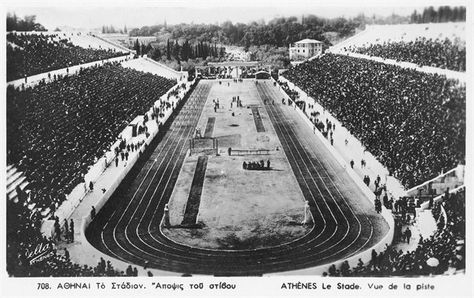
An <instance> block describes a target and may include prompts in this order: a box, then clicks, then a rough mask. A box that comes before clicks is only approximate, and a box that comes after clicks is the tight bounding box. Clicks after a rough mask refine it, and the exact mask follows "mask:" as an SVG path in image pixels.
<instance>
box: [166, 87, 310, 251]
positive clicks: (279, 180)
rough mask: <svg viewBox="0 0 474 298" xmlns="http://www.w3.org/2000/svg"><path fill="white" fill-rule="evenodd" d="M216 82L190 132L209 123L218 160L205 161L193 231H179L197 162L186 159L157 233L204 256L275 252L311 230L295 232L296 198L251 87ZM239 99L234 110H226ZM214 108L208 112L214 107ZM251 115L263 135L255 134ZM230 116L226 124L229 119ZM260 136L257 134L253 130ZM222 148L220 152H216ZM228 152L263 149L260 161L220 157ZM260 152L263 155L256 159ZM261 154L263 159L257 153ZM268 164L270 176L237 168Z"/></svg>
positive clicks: (299, 200)
mask: <svg viewBox="0 0 474 298" xmlns="http://www.w3.org/2000/svg"><path fill="white" fill-rule="evenodd" d="M230 84H231V86H228V85H227V82H224V83H222V84H221V85H220V84H219V83H218V82H217V81H216V82H215V83H214V84H213V86H212V89H211V91H210V93H209V97H208V100H207V102H206V104H205V107H204V110H203V114H202V116H201V119H200V121H199V124H198V127H201V128H203V129H201V131H204V128H206V125H207V123H208V119H209V118H211V117H215V124H214V131H213V135H212V137H214V138H217V139H218V140H219V156H209V160H208V164H207V171H206V173H205V179H204V185H203V190H202V196H201V204H200V207H199V214H198V219H197V228H184V227H182V226H180V223H181V222H182V220H183V217H184V213H185V209H186V203H187V200H188V197H189V193H190V191H191V184H192V180H193V176H194V172H195V170H196V164H197V159H198V156H197V155H192V156H189V157H187V158H186V160H185V161H184V164H183V168H182V170H181V172H180V175H179V177H178V180H177V183H176V187H175V188H174V191H173V194H172V196H171V199H170V203H169V208H170V221H171V224H172V226H173V228H170V229H163V233H164V234H165V235H166V236H167V237H169V238H170V239H171V240H173V241H175V242H177V243H180V244H183V245H189V246H193V247H200V248H207V249H224V250H242V249H257V248H263V247H271V246H277V245H281V244H285V243H288V242H291V241H294V240H296V239H298V238H301V237H302V236H304V235H305V234H306V233H308V232H309V231H310V229H311V228H312V225H306V226H303V225H301V222H302V220H303V218H304V198H303V194H302V193H301V190H300V189H299V187H298V183H297V181H296V178H295V176H294V175H293V172H292V170H291V167H290V165H289V163H288V160H287V159H286V157H285V154H284V152H283V151H282V150H281V144H280V142H279V140H278V137H277V136H276V133H275V131H274V129H273V126H272V124H271V122H270V120H269V118H268V115H267V114H266V111H265V109H264V107H263V106H261V105H262V102H261V101H260V99H259V98H258V93H257V90H256V87H255V83H254V82H253V81H244V82H241V83H233V82H231V83H230ZM237 96H238V97H239V99H240V100H241V101H242V107H237V104H236V102H233V103H232V108H231V102H232V101H233V97H237ZM217 100H219V108H218V109H216V111H214V106H215V102H217ZM252 110H258V112H259V114H260V116H259V117H260V118H261V121H262V123H263V125H264V127H265V131H264V132H257V127H256V123H255V121H254V115H253V114H252ZM232 113H234V116H232ZM259 130H260V129H259ZM223 146H224V147H223ZM229 147H231V148H232V150H234V154H237V152H236V150H246V149H268V150H269V151H268V154H259V155H256V154H246V153H243V154H244V155H239V156H235V155H231V156H229V155H228V148H229ZM262 152H264V151H262ZM265 153H266V152H265ZM262 160H263V161H264V165H265V167H266V166H267V161H268V160H269V161H270V169H269V170H267V169H265V170H245V169H243V166H242V165H243V162H244V161H245V162H257V161H258V162H260V161H262Z"/></svg>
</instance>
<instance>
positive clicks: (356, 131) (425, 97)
mask: <svg viewBox="0 0 474 298" xmlns="http://www.w3.org/2000/svg"><path fill="white" fill-rule="evenodd" d="M342 70H343V71H342ZM284 76H285V78H287V79H288V80H290V81H291V82H293V83H294V84H296V85H297V86H299V87H300V88H301V89H302V90H303V91H305V92H307V93H308V95H309V96H311V97H313V98H314V99H315V100H316V101H318V102H319V103H320V104H321V105H322V106H323V107H324V108H325V109H327V110H329V111H330V112H331V113H332V114H333V115H334V116H335V117H336V118H337V119H338V120H339V121H340V122H341V123H342V124H343V125H344V126H345V127H346V128H347V129H348V130H349V131H350V132H351V133H352V134H353V135H354V136H355V137H356V138H358V139H359V140H360V141H361V142H362V144H363V145H364V146H365V148H366V149H367V151H369V152H371V153H372V154H373V155H374V156H375V157H376V158H377V159H378V160H379V161H380V162H381V163H382V164H383V165H384V166H385V167H387V169H388V170H389V172H390V174H391V175H394V176H395V177H397V178H398V179H399V180H400V182H401V183H402V184H403V185H404V186H405V187H407V188H411V187H413V186H416V185H418V184H420V183H423V182H425V181H426V180H429V179H431V178H433V177H436V176H437V175H439V174H440V173H441V172H446V171H448V170H450V169H452V168H454V167H456V166H457V165H458V164H459V163H463V162H464V159H465V138H466V87H465V85H459V82H458V81H455V80H450V79H446V78H445V77H444V76H439V75H436V74H426V73H421V72H418V71H416V70H411V69H404V68H401V67H399V66H394V65H388V64H384V63H380V62H375V61H371V60H365V59H358V58H353V57H348V56H341V55H334V54H325V55H324V56H322V57H321V58H319V59H315V60H312V61H310V62H306V63H302V64H300V65H298V66H296V67H295V68H293V69H291V70H289V71H287V72H285V73H284ZM283 86H284V84H283ZM290 94H291V93H290ZM321 122H322V121H321Z"/></svg>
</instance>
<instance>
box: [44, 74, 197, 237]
mask: <svg viewBox="0 0 474 298" xmlns="http://www.w3.org/2000/svg"><path fill="white" fill-rule="evenodd" d="M180 84H182V83H180V82H178V83H177V84H176V85H175V86H174V87H172V88H171V89H170V90H168V92H166V93H165V94H164V95H162V96H161V97H160V99H158V100H157V101H155V103H154V105H155V106H159V103H160V101H167V100H168V94H169V93H170V92H173V91H174V90H176V89H177V88H179V86H180ZM193 84H194V81H193V82H188V83H187V84H186V88H185V89H184V90H181V91H180V93H179V94H178V96H177V97H176V98H174V102H175V106H176V105H177V104H178V103H179V102H180V100H181V99H182V98H183V97H184V94H185V93H186V92H188V91H189V89H190V88H191V86H192V85H193ZM172 112H173V110H172V109H168V110H167V111H166V112H165V116H164V117H163V119H162V121H163V123H164V122H166V121H167V120H168V118H169V117H170V116H171V114H172ZM152 113H153V107H150V109H149V111H148V112H147V113H146V114H148V118H149V119H151V114H152ZM144 116H145V115H140V116H137V117H136V118H135V119H134V120H132V121H131V122H130V123H135V122H137V121H139V122H140V121H141V120H142V119H143V117H144ZM148 132H149V133H150V136H149V137H148V138H146V139H145V143H144V144H143V145H142V146H141V147H140V148H139V150H140V151H141V150H142V147H143V146H145V144H146V145H148V144H149V143H150V142H151V141H152V140H153V138H154V137H155V136H156V135H157V134H158V126H156V128H154V129H153V128H152V129H149V130H148ZM120 136H122V138H123V139H125V140H126V141H127V142H128V141H129V140H130V139H131V138H132V128H131V127H130V126H127V127H126V128H125V129H124V130H123V131H122V132H121V134H120ZM119 144H120V140H117V141H116V142H115V143H114V144H113V145H112V146H111V147H110V150H109V151H108V152H106V153H105V155H104V158H101V159H99V160H98V161H97V162H96V163H95V164H94V165H93V166H92V167H91V168H90V169H89V171H88V173H87V174H86V175H85V177H84V180H85V182H83V183H80V184H79V185H77V186H76V187H75V188H74V189H73V190H72V192H71V193H70V194H69V195H68V196H67V199H66V200H65V201H64V202H63V204H62V205H61V206H60V207H59V208H58V209H57V210H56V212H55V214H56V215H57V216H58V217H59V218H60V219H63V218H69V217H70V216H71V215H72V213H73V212H74V210H75V209H76V208H77V207H78V206H79V204H81V202H82V200H83V199H84V197H85V196H86V195H87V191H88V189H87V185H88V183H89V182H95V181H96V180H97V179H98V178H99V177H100V176H101V175H102V173H103V172H104V170H105V169H106V168H107V167H108V166H109V165H110V164H111V163H112V162H113V160H114V158H115V150H114V149H115V148H116V147H118V146H119ZM137 159H138V155H137V156H131V157H130V159H129V161H128V163H127V166H126V167H125V168H124V170H123V171H122V172H121V173H120V176H119V178H118V179H117V180H116V183H114V184H113V185H112V187H109V188H108V189H107V190H106V192H105V193H104V196H103V197H102V198H101V199H100V200H99V201H98V202H97V205H96V206H95V208H96V210H97V212H98V211H99V210H100V208H102V207H103V205H104V204H105V202H106V201H107V200H108V199H109V197H110V196H111V195H112V194H113V192H114V191H115V189H116V188H117V187H118V185H120V182H121V181H122V180H123V178H124V177H125V176H126V174H127V173H128V172H129V170H130V169H131V168H132V167H133V165H134V164H135V162H136V161H137ZM42 231H43V233H44V234H46V235H47V236H52V235H53V233H54V221H53V220H46V221H44V222H43V226H42Z"/></svg>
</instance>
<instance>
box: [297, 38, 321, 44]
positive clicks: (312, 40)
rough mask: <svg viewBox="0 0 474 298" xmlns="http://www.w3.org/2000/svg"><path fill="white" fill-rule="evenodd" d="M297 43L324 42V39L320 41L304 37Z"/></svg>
mask: <svg viewBox="0 0 474 298" xmlns="http://www.w3.org/2000/svg"><path fill="white" fill-rule="evenodd" d="M295 43H323V42H322V41H319V40H316V39H308V38H306V39H303V40H300V41H297V42H295Z"/></svg>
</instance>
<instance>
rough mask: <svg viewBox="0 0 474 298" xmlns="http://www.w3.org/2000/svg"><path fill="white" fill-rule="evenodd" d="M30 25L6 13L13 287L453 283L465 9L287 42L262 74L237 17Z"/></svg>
mask: <svg viewBox="0 0 474 298" xmlns="http://www.w3.org/2000/svg"><path fill="white" fill-rule="evenodd" d="M374 18H375V17H374ZM29 21H31V19H29ZM359 21H360V20H359ZM284 22H288V23H289V24H293V25H294V26H296V27H295V28H300V27H301V28H303V27H304V26H307V27H308V28H311V26H313V25H314V24H317V23H318V22H323V21H321V20H318V18H317V17H314V16H306V17H304V18H302V19H301V20H298V19H296V18H294V19H292V18H288V19H285V18H283V19H281V20H276V21H270V22H269V23H268V28H270V29H268V30H277V29H275V28H280V27H279V26H280V25H281V24H282V23H284ZM324 22H325V26H326V27H324V28H329V27H331V26H333V23H331V20H324ZM372 22H374V20H372ZM255 24H256V23H255ZM255 24H249V25H247V26H249V27H251V26H256V25H255ZM30 25H31V26H28V19H27V18H26V17H25V20H24V21H22V20H20V21H18V18H17V17H16V15H15V16H11V15H9V16H8V17H7V34H6V39H7V40H6V41H7V57H6V58H7V60H6V66H7V74H6V78H7V82H6V83H7V87H6V102H7V105H6V107H7V108H6V119H7V121H6V122H7V130H6V134H5V135H6V143H7V146H6V147H7V154H6V157H7V160H6V164H7V169H6V201H7V202H6V205H7V208H6V210H7V220H6V221H7V227H6V232H7V233H6V243H7V258H6V259H7V268H6V270H7V273H8V275H9V276H10V277H47V276H58V277H68V276H194V275H205V276H276V275H314V276H353V277H374V276H375V277H389V276H404V277H412V276H431V275H455V274H465V270H466V260H465V258H466V252H465V246H466V244H465V242H466V223H465V222H466V208H465V192H466V190H465V178H464V177H465V160H466V82H467V75H466V68H467V64H466V34H467V33H466V30H467V29H466V21H465V8H464V7H459V8H458V7H455V8H450V7H440V8H439V9H438V10H437V11H436V10H430V9H427V10H426V9H425V11H424V12H423V14H422V15H418V14H417V13H416V12H414V14H412V15H411V19H410V18H409V17H407V19H406V21H403V22H400V23H398V24H393V23H390V24H385V23H384V24H374V23H372V24H370V23H357V22H356V21H355V20H351V21H350V22H348V23H347V24H346V25H347V26H349V27H350V26H353V30H351V31H350V32H348V33H344V32H342V31H341V32H339V31H337V30H339V29H331V30H329V29H327V30H328V31H327V32H324V33H325V34H320V33H317V34H319V35H314V36H313V35H310V34H309V33H308V32H310V30H306V31H305V30H302V29H301V32H299V33H298V34H296V35H295V34H294V32H292V31H291V30H288V31H287V32H286V34H288V35H291V39H290V38H287V39H286V41H288V42H286V41H285V43H286V44H285V45H284V46H283V48H284V50H283V52H284V54H282V55H284V57H283V58H281V57H280V58H278V59H277V60H270V58H268V57H270V56H271V55H274V53H273V52H272V53H271V54H268V53H267V54H268V56H265V54H264V53H263V52H262V50H261V49H262V48H263V46H262V47H260V48H258V50H257V51H254V52H252V51H253V50H252V46H254V47H256V46H261V44H258V45H257V44H256V43H257V40H262V39H259V38H258V37H256V36H257V33H258V31H252V32H254V33H253V34H255V36H253V37H249V35H248V34H245V35H242V36H241V37H240V35H239V34H240V33H239V31H238V30H240V29H238V26H237V25H238V24H236V25H235V26H234V25H232V23H231V24H230V25H229V24H224V25H222V28H223V29H215V30H222V31H221V33H219V35H217V34H216V36H219V43H217V41H216V40H217V39H212V40H211V39H210V40H209V41H207V40H204V41H203V40H199V39H196V40H197V41H195V42H194V41H193V40H192V39H189V40H188V39H187V38H186V39H185V38H183V37H179V36H176V37H175V41H173V37H171V38H170V36H174V35H173V34H181V33H182V32H188V31H186V30H181V31H180V30H177V29H176V30H174V31H173V28H178V27H179V26H185V25H174V26H177V27H173V25H168V24H166V22H165V24H164V25H163V26H162V25H160V26H158V27H159V28H158V29H159V30H158V29H157V31H156V32H155V33H153V34H154V35H153V34H151V33H143V35H141V34H142V33H140V32H142V31H143V32H145V29H144V28H134V29H132V28H129V29H128V30H127V28H126V27H125V28H124V29H123V30H120V31H121V32H120V34H119V33H118V32H115V30H112V29H111V28H109V27H106V26H104V27H102V30H101V32H93V31H65V30H60V28H57V30H54V31H52V30H51V31H46V30H43V29H44V27H42V25H40V24H37V23H34V18H33V23H32V24H30ZM241 25H242V24H241ZM186 26H188V25H186ZM189 26H194V25H189ZM195 26H197V27H199V26H204V25H195ZM226 26H227V27H226ZM232 26H234V27H235V28H237V29H235V30H237V31H236V32H237V33H236V35H235V36H237V37H235V38H236V40H237V42H235V43H234V42H233V41H232V39H231V38H230V37H229V39H228V40H226V41H221V38H222V36H223V35H225V34H226V31H225V30H230V29H229V28H234V27H232ZM242 26H244V25H242ZM262 26H263V25H262ZM287 26H289V25H288V24H287ZM314 26H316V25H314ZM318 26H319V25H318ZM334 26H335V25H334ZM214 27H216V28H217V27H219V26H217V25H216V26H214ZM146 28H148V29H149V27H146ZM203 28H207V27H203ZM209 28H210V27H209ZM226 28H227V29H226ZM265 28H267V27H265ZM272 28H273V29H272ZM281 28H283V25H282V26H281ZM334 28H337V26H336V27H334ZM344 28H346V27H344ZM201 29H202V28H201ZM166 30H168V31H166ZM196 30H198V29H196ZM199 30H200V29H199ZM203 30H204V31H203V32H205V33H206V34H207V35H213V34H214V33H213V32H212V31H206V30H208V29H203ZM209 30H211V29H209ZM212 30H214V29H212ZM261 30H263V29H261ZM278 30H279V29H278ZM112 31H114V32H112ZM243 31H245V30H243ZM243 31H242V32H243ZM157 32H158V33H157ZM160 32H161V33H160ZM163 32H166V34H167V35H163V36H166V37H161V36H160V34H163ZM176 32H181V33H176ZM242 32H241V33H242ZM249 32H250V31H249ZM255 32H257V33H255ZM305 32H306V33H305ZM314 32H316V31H314ZM280 33H281V32H280ZM326 33H327V34H326ZM329 33H331V34H329ZM336 33H337V34H336ZM150 34H151V35H150ZM183 34H184V33H183ZM281 34H283V33H281ZM305 34H307V35H308V36H306V35H305ZM311 34H313V33H311ZM314 34H316V33H314ZM148 35H150V36H148ZM268 35H269V36H270V34H268ZM335 35H337V37H338V38H329V37H330V36H333V37H334V36H335ZM229 36H231V35H230V34H229ZM232 36H234V35H232ZM265 36H267V35H265ZM165 38H166V39H165ZM216 38H217V37H216ZM252 38H253V39H252ZM317 38H319V39H320V40H318V41H317V42H315V41H314V39H317ZM135 40H136V41H135ZM178 40H179V42H178ZM251 40H254V41H255V44H250V43H251ZM298 40H301V42H298ZM321 40H322V41H321ZM262 42H263V41H262ZM280 42H282V41H281V40H279V41H278V45H277V46H279V43H280ZM305 42H306V43H308V44H309V45H308V46H310V44H311V43H314V44H315V43H317V44H319V48H318V49H321V50H320V51H319V52H318V53H316V54H315V55H313V54H314V51H312V52H311V56H310V57H304V59H300V60H291V61H290V59H289V58H287V56H288V49H289V48H290V47H291V44H297V46H296V47H294V49H293V50H294V51H295V52H294V53H300V50H301V51H303V52H304V51H305V49H307V48H305V47H306V45H305ZM268 43H269V44H270V43H271V42H270V41H268ZM321 44H322V45H321ZM281 48H282V47H278V48H276V49H277V50H278V51H280V52H281V51H282V50H281ZM280 52H279V53H280ZM303 52H301V54H302V53H303ZM303 56H304V55H303V54H302V55H300V57H303ZM203 57H204V59H203ZM267 58H268V59H267ZM191 59H194V60H192V61H193V63H195V65H194V64H193V65H192V66H191V62H190V61H191ZM285 59H286V60H285ZM197 61H199V63H198V62H197ZM275 61H277V62H275ZM282 61H286V62H285V66H284V67H281V65H280V64H281V63H282Z"/></svg>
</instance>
